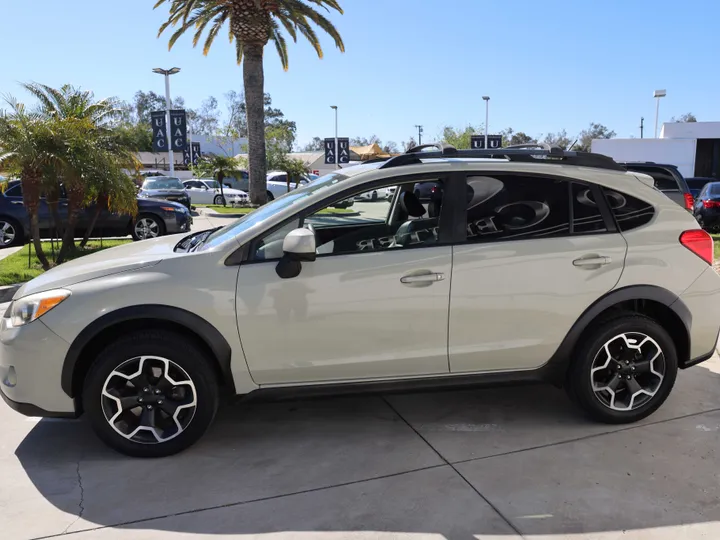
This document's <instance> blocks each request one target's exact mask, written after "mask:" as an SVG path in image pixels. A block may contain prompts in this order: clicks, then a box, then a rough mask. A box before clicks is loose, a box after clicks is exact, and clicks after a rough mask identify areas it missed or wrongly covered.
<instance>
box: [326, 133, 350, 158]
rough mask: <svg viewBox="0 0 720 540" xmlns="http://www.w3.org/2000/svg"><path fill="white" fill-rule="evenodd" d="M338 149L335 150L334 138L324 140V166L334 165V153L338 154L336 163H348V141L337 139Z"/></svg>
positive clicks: (346, 139)
mask: <svg viewBox="0 0 720 540" xmlns="http://www.w3.org/2000/svg"><path fill="white" fill-rule="evenodd" d="M337 141H338V148H337V149H336V148H335V138H334V137H333V138H328V139H325V165H332V164H333V163H335V153H336V152H338V153H339V155H338V159H337V162H338V163H340V164H343V163H350V139H349V138H347V137H338V140H337Z"/></svg>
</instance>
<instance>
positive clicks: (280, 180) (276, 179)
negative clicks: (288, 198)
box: [267, 171, 310, 201]
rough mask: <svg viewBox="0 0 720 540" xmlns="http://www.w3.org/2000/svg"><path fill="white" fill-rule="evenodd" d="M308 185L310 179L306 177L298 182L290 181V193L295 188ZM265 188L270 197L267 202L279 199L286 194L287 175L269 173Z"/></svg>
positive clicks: (278, 172) (280, 172) (275, 172)
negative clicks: (266, 187)
mask: <svg viewBox="0 0 720 540" xmlns="http://www.w3.org/2000/svg"><path fill="white" fill-rule="evenodd" d="M309 183H310V179H309V178H307V177H306V176H304V177H302V178H300V179H299V180H290V191H292V190H293V189H296V188H297V187H300V186H304V185H307V184H309ZM267 186H268V191H269V192H270V195H272V197H271V196H270V195H268V200H269V201H272V200H273V199H274V198H275V197H280V196H281V195H285V194H286V193H287V192H288V175H287V173H285V172H283V171H270V172H269V173H267Z"/></svg>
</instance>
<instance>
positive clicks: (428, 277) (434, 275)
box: [400, 272, 445, 284]
mask: <svg viewBox="0 0 720 540" xmlns="http://www.w3.org/2000/svg"><path fill="white" fill-rule="evenodd" d="M443 279H445V274H443V273H441V272H426V273H423V274H411V275H408V276H403V277H401V278H400V283H405V284H411V283H423V284H425V283H426V284H431V283H435V282H436V281H442V280H443Z"/></svg>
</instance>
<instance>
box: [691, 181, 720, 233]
mask: <svg viewBox="0 0 720 540" xmlns="http://www.w3.org/2000/svg"><path fill="white" fill-rule="evenodd" d="M693 215H694V216H695V219H697V222H698V223H699V224H700V226H701V227H702V228H703V229H705V230H706V231H710V232H713V233H717V232H720V182H709V183H707V184H705V185H704V186H703V188H702V189H701V190H700V193H699V194H698V197H697V199H695V205H694V206H693Z"/></svg>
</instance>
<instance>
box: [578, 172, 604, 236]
mask: <svg viewBox="0 0 720 540" xmlns="http://www.w3.org/2000/svg"><path fill="white" fill-rule="evenodd" d="M572 198H573V230H572V232H573V234H594V233H602V232H607V227H606V226H605V220H604V219H603V217H602V214H601V213H600V208H598V205H597V203H596V202H595V197H594V196H593V194H592V190H591V189H590V187H589V186H585V185H583V184H577V183H573V185H572Z"/></svg>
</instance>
